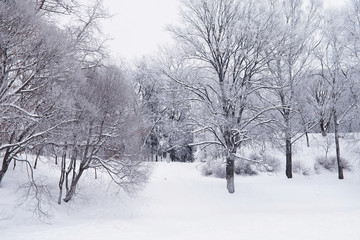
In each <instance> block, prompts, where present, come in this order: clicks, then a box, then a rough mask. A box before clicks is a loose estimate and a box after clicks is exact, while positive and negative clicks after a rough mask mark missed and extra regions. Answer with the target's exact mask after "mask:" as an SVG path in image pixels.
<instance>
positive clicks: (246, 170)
mask: <svg viewBox="0 0 360 240" xmlns="http://www.w3.org/2000/svg"><path fill="white" fill-rule="evenodd" d="M234 171H235V173H236V174H238V175H250V176H253V175H257V174H258V171H257V169H256V166H255V164H254V163H253V162H250V161H246V160H238V161H235V169H234Z"/></svg>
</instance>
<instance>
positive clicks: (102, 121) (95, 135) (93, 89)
mask: <svg viewBox="0 0 360 240" xmlns="http://www.w3.org/2000/svg"><path fill="white" fill-rule="evenodd" d="M77 89H78V91H77V93H76V98H77V99H78V100H77V101H76V102H75V105H74V106H73V108H76V111H75V112H74V114H75V115H77V117H76V119H78V121H77V122H74V123H73V124H70V125H68V127H67V128H63V132H62V134H63V135H64V137H63V139H64V140H63V141H64V143H63V144H61V145H60V147H61V148H60V153H61V154H62V156H61V174H60V180H59V189H60V193H59V201H58V203H60V202H61V200H60V199H61V196H62V189H63V185H64V184H65V187H66V194H65V198H64V199H63V200H64V201H65V202H68V201H70V200H71V199H72V197H73V196H74V194H75V193H76V187H77V185H78V183H79V180H80V179H81V177H82V176H83V173H84V172H85V171H87V170H90V169H93V170H94V171H95V172H96V171H102V172H106V173H107V174H108V175H109V176H110V177H111V179H112V180H113V181H114V182H115V183H116V184H118V185H119V186H120V187H122V188H123V189H125V190H127V191H133V190H135V189H136V188H138V187H141V186H142V184H143V183H144V182H146V179H147V177H148V171H147V167H146V165H145V164H144V163H143V157H142V140H143V139H142V135H141V133H142V132H141V130H142V118H141V116H140V115H138V112H137V107H136V102H135V101H134V100H135V96H133V95H132V91H133V89H132V88H131V87H130V86H129V85H128V84H127V82H126V78H125V77H124V75H123V73H122V72H121V71H119V70H118V69H117V68H115V67H107V68H101V69H97V70H89V71H88V72H87V75H86V81H85V82H83V83H82V84H81V85H78V86H77ZM65 141H66V142H65Z"/></svg>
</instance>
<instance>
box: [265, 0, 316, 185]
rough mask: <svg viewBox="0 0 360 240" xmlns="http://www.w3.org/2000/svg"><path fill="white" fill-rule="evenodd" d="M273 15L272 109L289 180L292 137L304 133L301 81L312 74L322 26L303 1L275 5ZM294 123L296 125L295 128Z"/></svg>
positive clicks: (271, 53) (270, 67) (270, 66)
mask: <svg viewBox="0 0 360 240" xmlns="http://www.w3.org/2000/svg"><path fill="white" fill-rule="evenodd" d="M273 7H274V9H273V11H274V12H275V13H276V14H277V22H275V23H276V26H274V29H275V28H276V29H277V31H278V35H277V37H276V38H275V39H274V47H273V48H271V49H270V51H271V52H270V55H271V61H269V62H268V73H269V79H270V85H271V86H272V87H271V88H270V87H269V90H270V93H271V95H270V99H266V100H267V101H269V102H270V104H273V105H279V106H281V107H279V108H278V113H279V114H280V116H281V117H280V118H276V119H279V120H278V121H277V124H278V127H279V130H280V131H281V132H282V133H283V135H284V137H283V139H284V140H285V149H286V151H285V152H286V172H285V173H286V176H287V177H288V178H292V144H293V142H294V139H293V137H294V136H295V135H296V134H297V133H299V132H301V131H302V130H303V128H297V127H296V126H302V125H303V124H302V123H301V121H299V120H301V119H302V118H301V114H300V113H301V112H300V108H299V106H300V101H303V100H302V99H304V98H303V95H304V94H303V93H302V91H301V90H300V89H299V88H300V84H301V81H306V79H307V77H308V76H309V75H310V74H311V71H312V68H313V66H312V63H313V55H312V52H313V50H314V49H315V48H316V47H317V45H318V43H319V40H316V38H315V34H316V31H317V29H318V26H319V15H318V11H319V9H318V6H317V5H316V3H315V2H314V1H310V5H309V6H308V9H307V11H306V12H305V11H303V8H304V4H303V1H297V0H290V1H287V2H277V1H274V3H273ZM295 121H297V122H296V123H297V124H295Z"/></svg>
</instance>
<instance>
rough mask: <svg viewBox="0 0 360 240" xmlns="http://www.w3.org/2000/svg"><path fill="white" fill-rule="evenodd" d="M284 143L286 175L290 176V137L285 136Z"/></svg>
mask: <svg viewBox="0 0 360 240" xmlns="http://www.w3.org/2000/svg"><path fill="white" fill-rule="evenodd" d="M285 145H286V171H285V172H286V177H287V178H292V146H291V145H292V144H291V137H289V138H288V137H287V138H286V140H285Z"/></svg>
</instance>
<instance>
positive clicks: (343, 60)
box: [317, 12, 357, 179]
mask: <svg viewBox="0 0 360 240" xmlns="http://www.w3.org/2000/svg"><path fill="white" fill-rule="evenodd" d="M334 16H336V21H335V20H334V19H335V18H334ZM325 24H326V25H325V26H324V27H323V35H324V40H323V44H322V46H321V47H322V48H321V51H319V52H318V55H317V57H318V60H319V62H320V65H321V72H320V74H319V76H320V77H321V78H322V79H323V81H324V82H325V83H326V85H327V86H328V89H329V90H328V92H329V103H330V107H329V109H330V111H331V116H332V119H333V125H334V133H335V146H336V158H337V165H338V177H339V179H343V178H344V174H343V166H342V163H341V157H340V141H339V138H340V136H339V134H340V126H341V124H342V123H343V122H344V121H345V119H346V117H347V116H349V113H350V112H351V111H352V110H354V108H355V106H356V103H357V101H356V100H357V94H356V92H354V87H355V86H356V84H357V83H356V81H355V78H354V75H353V74H352V69H353V67H352V64H353V61H351V52H350V51H349V49H351V47H350V46H349V41H348V39H347V38H346V31H345V28H344V18H343V17H341V15H340V12H333V13H332V17H331V18H330V17H329V18H327V19H326V22H325Z"/></svg>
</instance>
